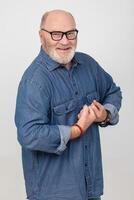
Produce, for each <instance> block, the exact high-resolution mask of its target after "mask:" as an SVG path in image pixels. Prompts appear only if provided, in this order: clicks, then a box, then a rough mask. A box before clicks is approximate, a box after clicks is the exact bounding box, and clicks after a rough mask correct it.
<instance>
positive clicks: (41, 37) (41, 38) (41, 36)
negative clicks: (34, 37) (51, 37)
mask: <svg viewBox="0 0 134 200" xmlns="http://www.w3.org/2000/svg"><path fill="white" fill-rule="evenodd" d="M39 37H40V42H41V44H42V43H43V33H42V31H41V30H39Z"/></svg>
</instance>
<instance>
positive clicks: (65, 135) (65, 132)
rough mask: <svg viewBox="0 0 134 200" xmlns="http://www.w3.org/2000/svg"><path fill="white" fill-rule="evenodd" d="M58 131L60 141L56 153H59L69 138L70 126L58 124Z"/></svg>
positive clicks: (64, 147)
mask: <svg viewBox="0 0 134 200" xmlns="http://www.w3.org/2000/svg"><path fill="white" fill-rule="evenodd" d="M58 128H59V131H60V138H61V143H60V145H59V147H58V148H57V152H56V153H57V154H61V153H62V152H63V151H64V150H65V149H66V147H67V146H66V145H67V143H68V141H69V139H70V134H71V127H70V126H64V125H58Z"/></svg>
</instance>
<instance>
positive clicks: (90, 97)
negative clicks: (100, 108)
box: [86, 91, 99, 105]
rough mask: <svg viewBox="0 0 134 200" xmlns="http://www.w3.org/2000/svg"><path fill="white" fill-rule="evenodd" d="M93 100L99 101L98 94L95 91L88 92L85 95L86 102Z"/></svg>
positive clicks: (89, 102)
mask: <svg viewBox="0 0 134 200" xmlns="http://www.w3.org/2000/svg"><path fill="white" fill-rule="evenodd" d="M93 100H96V101H99V96H98V94H97V92H96V91H93V92H90V93H88V94H87V96H86V104H87V105H90V104H91V103H92V102H93Z"/></svg>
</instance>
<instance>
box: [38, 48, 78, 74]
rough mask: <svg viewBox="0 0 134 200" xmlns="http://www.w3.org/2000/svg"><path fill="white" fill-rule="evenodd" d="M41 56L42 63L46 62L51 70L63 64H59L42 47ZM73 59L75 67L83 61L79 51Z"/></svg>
mask: <svg viewBox="0 0 134 200" xmlns="http://www.w3.org/2000/svg"><path fill="white" fill-rule="evenodd" d="M39 57H40V59H41V62H42V64H45V65H46V67H47V69H48V70H49V71H53V70H55V69H56V68H58V67H60V66H62V65H61V64H59V63H58V62H56V61H54V60H53V59H52V58H50V56H49V55H48V54H47V53H46V52H45V51H44V49H43V48H42V47H41V49H40V53H39ZM72 61H73V66H74V67H75V66H77V64H81V63H82V61H81V60H80V59H79V57H78V55H77V53H75V55H74V57H73V59H72Z"/></svg>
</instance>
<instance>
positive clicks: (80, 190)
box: [15, 10, 121, 200]
mask: <svg viewBox="0 0 134 200" xmlns="http://www.w3.org/2000/svg"><path fill="white" fill-rule="evenodd" d="M77 34H78V30H77V29H76V24H75V20H74V18H73V16H72V15H71V14H70V13H68V12H66V11H63V10H53V11H50V12H47V13H45V14H44V15H43V17H42V20H41V25H40V31H39V35H40V40H41V50H40V53H39V55H38V56H37V57H36V58H35V60H34V61H33V62H32V64H31V65H30V66H29V67H28V69H27V70H26V71H25V73H24V75H23V77H22V79H21V82H20V85H19V89H18V96H17V104H16V115H15V122H16V126H17V130H18V140H19V143H20V144H21V146H22V160H23V169H24V177H25V184H26V191H27V198H28V199H30V200H74V199H76V200H88V199H90V200H98V199H100V197H101V195H102V194H103V175H102V160H101V149H100V138H99V131H98V126H103V127H104V126H107V125H115V124H117V122H118V119H119V115H118V111H119V109H120V106H121V92H120V88H119V87H117V86H116V85H115V83H114V82H113V80H112V78H111V76H110V75H109V74H108V73H106V72H105V71H104V70H103V69H102V68H101V67H100V66H99V64H98V63H97V62H96V61H95V60H94V59H93V58H91V57H90V56H88V55H86V54H83V53H78V52H76V53H75V49H76V45H77Z"/></svg>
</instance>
